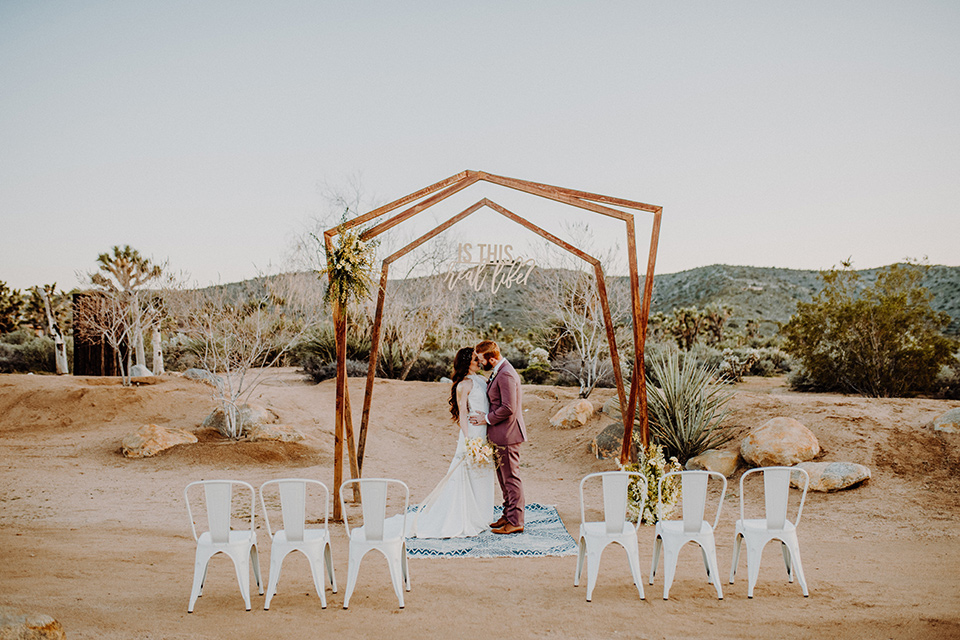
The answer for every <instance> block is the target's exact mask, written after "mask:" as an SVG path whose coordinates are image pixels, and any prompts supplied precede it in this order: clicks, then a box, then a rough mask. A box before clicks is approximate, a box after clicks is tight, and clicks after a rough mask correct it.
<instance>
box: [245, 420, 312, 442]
mask: <svg viewBox="0 0 960 640" xmlns="http://www.w3.org/2000/svg"><path fill="white" fill-rule="evenodd" d="M246 434H247V440H249V441H250V442H266V441H273V442H300V441H301V440H303V434H302V433H300V432H299V431H297V430H296V429H294V428H293V427H290V426H287V425H283V424H257V425H253V426H252V427H247V430H246Z"/></svg>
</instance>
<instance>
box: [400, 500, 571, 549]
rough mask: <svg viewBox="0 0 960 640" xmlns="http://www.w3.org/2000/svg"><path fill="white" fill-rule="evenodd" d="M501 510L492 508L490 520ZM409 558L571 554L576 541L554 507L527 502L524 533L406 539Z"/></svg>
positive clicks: (501, 510) (498, 515) (500, 508)
mask: <svg viewBox="0 0 960 640" xmlns="http://www.w3.org/2000/svg"><path fill="white" fill-rule="evenodd" d="M502 512H503V508H502V507H499V506H497V507H495V508H494V514H493V519H494V520H496V519H497V518H499V517H500V514H501V513H502ZM407 555H408V556H410V557H411V558H501V557H507V556H516V557H536V556H573V555H577V543H576V541H574V539H573V538H571V537H570V534H569V533H567V530H566V528H565V527H564V526H563V521H562V520H560V514H559V513H557V508H556V507H553V506H547V505H542V504H537V503H533V504H528V505H527V506H526V509H525V510H524V525H523V533H514V534H511V535H497V534H494V533H491V532H490V531H484V532H483V533H481V534H480V535H478V536H474V537H472V538H442V539H436V538H434V539H420V538H407Z"/></svg>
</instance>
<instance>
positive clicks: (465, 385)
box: [457, 380, 473, 438]
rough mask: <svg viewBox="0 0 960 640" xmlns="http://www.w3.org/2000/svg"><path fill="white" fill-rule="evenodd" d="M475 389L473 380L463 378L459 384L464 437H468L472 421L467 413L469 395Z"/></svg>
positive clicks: (461, 429) (458, 396) (458, 401)
mask: <svg viewBox="0 0 960 640" xmlns="http://www.w3.org/2000/svg"><path fill="white" fill-rule="evenodd" d="M472 389H473V380H462V381H461V382H460V384H458V385H457V407H458V408H459V409H460V431H462V432H463V437H464V438H466V437H467V434H468V433H469V432H468V431H467V429H468V427H469V426H470V422H469V421H468V419H467V418H468V415H467V396H469V395H470V391H471V390H472Z"/></svg>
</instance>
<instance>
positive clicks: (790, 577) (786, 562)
mask: <svg viewBox="0 0 960 640" xmlns="http://www.w3.org/2000/svg"><path fill="white" fill-rule="evenodd" d="M780 552H781V553H782V554H783V564H784V565H785V566H786V567H787V581H788V582H791V583H792V582H793V567H792V566H791V565H790V551H789V549H787V543H786V542H784V541H783V540H781V541H780Z"/></svg>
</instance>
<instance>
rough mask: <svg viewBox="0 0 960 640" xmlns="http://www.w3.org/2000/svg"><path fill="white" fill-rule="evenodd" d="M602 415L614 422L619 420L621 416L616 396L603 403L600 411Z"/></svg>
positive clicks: (618, 400)
mask: <svg viewBox="0 0 960 640" xmlns="http://www.w3.org/2000/svg"><path fill="white" fill-rule="evenodd" d="M600 411H602V412H603V413H604V415H608V416H610V417H611V418H613V419H614V420H620V419H621V416H622V415H623V414H622V413H620V398H618V397H617V396H611V397H610V398H608V399H607V401H606V402H604V403H603V408H602V409H600Z"/></svg>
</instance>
